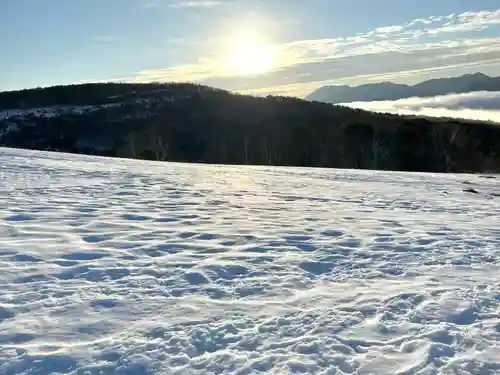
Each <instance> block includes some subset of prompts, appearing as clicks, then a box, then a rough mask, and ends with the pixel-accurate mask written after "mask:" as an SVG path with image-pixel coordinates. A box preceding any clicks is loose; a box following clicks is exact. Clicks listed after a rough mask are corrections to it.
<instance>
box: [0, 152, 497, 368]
mask: <svg viewBox="0 0 500 375" xmlns="http://www.w3.org/2000/svg"><path fill="white" fill-rule="evenodd" d="M0 182H1V191H2V193H1V195H0V205H1V206H0V207H1V210H0V374H2V375H8V374H52V373H58V374H66V373H71V374H82V375H83V374H89V375H94V374H137V375H142V374H257V373H258V374H261V373H269V374H289V373H290V374H291V373H314V374H365V375H368V374H384V375H387V374H400V375H403V374H407V375H409V374H421V375H423V374H498V373H500V323H499V318H500V278H499V275H500V266H499V264H500V229H499V228H500V225H499V224H500V222H499V215H500V201H499V199H500V198H497V197H496V196H495V195H494V194H493V193H495V192H496V189H497V188H498V190H500V188H499V182H500V180H496V179H487V178H481V177H480V176H465V175H461V176H455V175H431V174H429V175H423V174H404V173H377V172H365V171H347V170H344V171H340V170H320V169H292V168H288V169H287V168H261V167H233V166H207V165H184V164H171V163H165V164H161V163H146V162H140V161H130V160H118V159H102V158H93V157H83V156H76V155H64V154H55V153H37V152H30V151H18V150H8V149H0ZM470 188H473V189H475V190H476V191H478V192H479V193H478V194H475V193H470V192H465V191H464V190H465V189H470Z"/></svg>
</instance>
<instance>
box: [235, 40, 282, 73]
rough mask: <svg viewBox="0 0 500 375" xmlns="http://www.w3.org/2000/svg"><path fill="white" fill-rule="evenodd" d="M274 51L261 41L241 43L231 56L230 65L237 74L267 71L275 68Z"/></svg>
mask: <svg viewBox="0 0 500 375" xmlns="http://www.w3.org/2000/svg"><path fill="white" fill-rule="evenodd" d="M274 58H275V56H274V52H273V51H272V49H271V48H270V47H269V46H267V45H265V44H259V43H252V42H248V43H239V44H238V46H237V47H236V48H234V50H233V51H232V53H231V54H230V56H229V67H230V68H231V70H232V71H233V72H234V73H236V74H259V73H266V72H268V71H270V70H271V69H272V68H273V65H274Z"/></svg>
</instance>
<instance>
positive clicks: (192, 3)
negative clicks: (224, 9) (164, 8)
mask: <svg viewBox="0 0 500 375" xmlns="http://www.w3.org/2000/svg"><path fill="white" fill-rule="evenodd" d="M221 4H222V2H221V1H210V0H187V1H177V2H174V3H170V4H168V7H169V8H212V7H216V6H219V5H221Z"/></svg>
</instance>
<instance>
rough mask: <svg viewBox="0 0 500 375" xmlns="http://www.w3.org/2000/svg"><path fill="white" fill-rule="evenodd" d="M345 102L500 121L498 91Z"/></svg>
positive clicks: (391, 110) (378, 109)
mask: <svg viewBox="0 0 500 375" xmlns="http://www.w3.org/2000/svg"><path fill="white" fill-rule="evenodd" d="M344 105H346V106H349V107H352V108H359V109H365V110H368V111H374V112H381V113H394V114H400V115H418V116H429V117H451V118H462V119H469V120H481V121H494V122H498V123H500V92H486V91H478V92H470V93H466V94H449V95H440V96H435V97H429V98H408V99H400V100H394V101H375V102H355V103H345V104H344Z"/></svg>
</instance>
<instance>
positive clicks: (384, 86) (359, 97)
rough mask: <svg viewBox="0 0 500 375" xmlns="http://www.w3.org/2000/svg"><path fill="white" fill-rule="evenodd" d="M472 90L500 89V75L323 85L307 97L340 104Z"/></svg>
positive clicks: (467, 75) (471, 75) (480, 74)
mask: <svg viewBox="0 0 500 375" xmlns="http://www.w3.org/2000/svg"><path fill="white" fill-rule="evenodd" d="M473 91H500V77H490V76H488V75H486V74H483V73H475V74H465V75H462V76H459V77H452V78H437V79H431V80H428V81H423V82H420V83H418V84H416V85H413V86H411V85H405V84H398V83H392V82H382V83H370V84H365V85H360V86H346V85H341V86H323V87H320V88H319V89H317V90H316V91H314V92H312V93H311V94H310V95H308V96H307V97H306V100H309V101H318V102H326V103H334V104H339V103H352V102H367V101H380V100H398V99H405V98H411V97H430V96H437V95H446V94H452V93H467V92H473Z"/></svg>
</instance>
